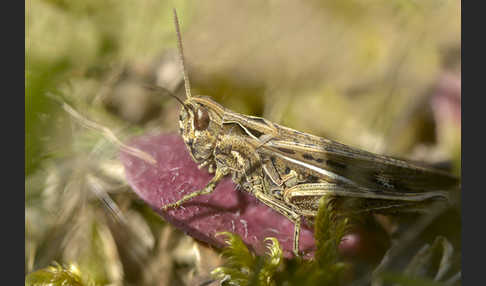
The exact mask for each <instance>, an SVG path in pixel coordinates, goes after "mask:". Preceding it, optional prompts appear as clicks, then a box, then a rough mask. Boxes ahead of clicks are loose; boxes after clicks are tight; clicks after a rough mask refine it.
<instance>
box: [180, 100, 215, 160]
mask: <svg viewBox="0 0 486 286" xmlns="http://www.w3.org/2000/svg"><path fill="white" fill-rule="evenodd" d="M200 100H201V101H200ZM198 101H199V102H198ZM205 101H210V102H212V100H210V99H203V98H195V97H193V98H190V99H187V100H186V102H185V103H184V107H183V108H182V110H181V113H180V115H179V127H180V128H179V132H180V133H181V135H182V138H183V139H184V143H185V144H186V146H187V148H188V149H189V151H190V153H191V156H192V158H193V159H194V161H196V162H197V163H199V164H201V163H206V164H207V163H211V161H212V160H213V150H214V147H215V145H216V141H217V136H218V134H219V133H220V131H221V124H220V122H221V116H219V115H218V113H217V112H216V111H215V110H214V109H211V108H210V106H208V105H206V104H204V102H205Z"/></svg>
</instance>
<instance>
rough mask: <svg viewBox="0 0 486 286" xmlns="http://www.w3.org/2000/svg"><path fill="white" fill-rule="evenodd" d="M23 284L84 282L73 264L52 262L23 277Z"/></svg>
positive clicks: (41, 285) (81, 285)
mask: <svg viewBox="0 0 486 286" xmlns="http://www.w3.org/2000/svg"><path fill="white" fill-rule="evenodd" d="M25 285H28V286H48V285H52V286H62V285H72V286H85V285H92V284H90V283H88V284H86V283H84V282H83V281H82V279H81V272H80V271H79V269H78V267H77V266H76V265H74V264H70V265H65V266H63V265H60V264H58V263H54V265H52V266H48V267H46V268H44V269H40V270H37V271H35V272H32V273H30V274H29V275H27V276H26V277H25Z"/></svg>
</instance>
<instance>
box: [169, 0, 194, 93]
mask: <svg viewBox="0 0 486 286" xmlns="http://www.w3.org/2000/svg"><path fill="white" fill-rule="evenodd" d="M173 11H174V25H175V28H176V33H177V43H178V48H179V59H180V61H181V64H182V72H183V74H184V87H185V88H186V96H187V98H191V97H192V95H191V84H190V83H189V77H188V76H187V71H186V62H185V61H184V50H183V48H182V37H181V30H180V27H179V19H178V18H177V12H176V9H175V8H174V9H173Z"/></svg>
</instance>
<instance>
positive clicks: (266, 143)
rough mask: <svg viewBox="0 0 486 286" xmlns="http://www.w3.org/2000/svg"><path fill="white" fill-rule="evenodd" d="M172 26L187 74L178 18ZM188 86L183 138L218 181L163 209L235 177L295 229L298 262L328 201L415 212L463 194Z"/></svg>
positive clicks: (449, 183)
mask: <svg viewBox="0 0 486 286" xmlns="http://www.w3.org/2000/svg"><path fill="white" fill-rule="evenodd" d="M174 14H175V11H174ZM175 20H176V21H175V22H176V29H177V34H178V36H179V49H180V56H181V62H182V64H183V66H184V58H183V51H182V41H181V39H180V32H179V27H178V21H177V15H175ZM184 80H185V85H186V86H185V87H186V96H187V98H186V100H185V102H184V103H183V108H182V110H181V113H180V118H179V126H180V133H181V135H182V137H183V139H184V142H185V144H186V145H187V147H188V149H189V151H190V153H191V156H192V158H193V159H194V161H195V162H197V163H198V164H199V166H200V167H207V168H208V170H209V172H211V173H214V174H215V175H214V177H213V179H212V180H211V181H210V182H209V183H208V185H207V186H206V187H205V188H204V189H202V190H200V191H197V192H194V193H191V194H189V195H187V196H185V197H183V198H182V199H181V200H179V201H177V202H174V203H172V204H169V205H166V206H164V209H168V208H173V207H179V206H180V205H181V204H183V203H184V202H186V201H188V200H190V199H192V198H194V197H196V196H199V195H204V194H208V193H211V192H212V191H213V190H214V188H215V187H216V185H217V184H218V182H219V181H220V180H221V179H222V178H223V177H225V176H226V175H230V174H231V176H232V179H233V181H234V182H235V183H237V184H238V185H239V186H240V187H241V188H242V189H243V190H245V191H247V192H249V193H251V194H252V195H254V196H255V197H256V198H257V199H258V200H260V201H261V202H262V203H264V204H265V205H267V206H269V207H271V208H272V209H274V210H276V211H277V212H279V213H281V214H282V215H284V216H286V217H287V218H288V219H290V220H291V221H292V222H293V223H294V224H295V231H294V253H296V254H297V253H298V250H299V233H300V224H301V219H302V217H309V218H312V217H314V216H316V214H317V208H318V205H319V200H320V199H321V198H322V197H324V196H330V197H333V198H335V199H337V200H340V204H339V206H340V210H341V211H343V212H349V213H359V212H378V213H400V212H410V211H413V212H416V211H424V210H426V208H425V207H426V206H428V205H429V203H430V202H432V201H437V200H443V201H448V191H449V190H450V189H452V188H456V187H458V184H459V183H458V180H457V179H456V178H454V177H452V176H450V175H449V174H447V173H446V172H443V171H440V170H436V169H431V168H426V167H423V166H422V165H420V164H417V163H413V162H410V161H405V160H400V159H396V158H392V157H389V156H384V155H378V154H373V153H370V152H366V151H363V150H359V149H355V148H352V147H349V146H346V145H343V144H340V143H338V142H335V141H332V140H328V139H324V138H321V137H318V136H314V135H310V134H306V133H303V132H299V131H297V130H293V129H291V128H287V127H284V126H280V125H278V124H275V123H273V122H271V121H268V120H266V119H264V118H260V117H254V116H247V115H243V114H239V113H236V112H233V111H231V110H228V109H226V108H224V107H223V106H221V105H219V104H218V103H216V102H215V101H213V100H212V99H210V98H208V97H195V96H192V95H191V91H190V86H189V81H188V78H187V74H186V71H185V69H184Z"/></svg>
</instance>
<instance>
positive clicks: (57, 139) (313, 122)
mask: <svg viewBox="0 0 486 286" xmlns="http://www.w3.org/2000/svg"><path fill="white" fill-rule="evenodd" d="M25 3H26V12H25V21H26V22H25V23H26V31H25V35H26V39H25V43H26V47H25V59H26V61H25V62H26V66H25V77H26V81H25V83H26V89H25V99H26V100H25V104H26V105H25V119H26V125H25V138H26V142H25V143H26V144H25V146H26V149H25V155H26V156H25V158H26V161H25V173H26V177H25V179H26V185H25V186H26V188H25V192H26V196H25V197H26V201H25V212H26V220H25V227H26V237H25V245H26V257H25V273H26V274H27V273H30V272H32V271H34V270H38V269H41V268H43V267H46V266H48V265H49V264H50V263H52V262H54V261H57V262H59V263H66V264H69V263H75V264H76V265H77V267H79V269H80V273H81V274H80V275H81V276H83V279H84V281H87V280H90V281H94V283H96V284H97V285H104V284H110V285H168V284H169V281H170V282H171V285H186V284H190V285H192V284H194V283H196V282H195V281H203V280H204V279H205V277H206V276H205V275H207V272H208V271H209V270H211V269H212V268H214V267H215V266H216V265H218V263H219V262H220V260H219V258H218V256H217V254H216V253H214V251H212V250H210V249H207V248H205V247H204V246H200V245H197V244H196V246H194V247H193V245H195V244H194V242H193V241H192V240H191V239H190V238H187V237H185V236H184V235H183V234H181V233H179V232H178V231H176V230H174V229H172V228H170V227H167V226H166V225H165V223H164V222H163V221H162V220H161V219H160V218H159V217H158V216H156V215H155V214H154V213H153V212H152V211H151V210H149V209H148V208H147V207H146V206H145V205H144V204H143V203H142V202H140V201H139V200H138V199H137V198H136V197H135V196H134V195H133V194H132V193H131V192H130V189H129V187H128V186H127V185H126V183H125V182H124V179H123V169H122V167H121V166H120V163H119V162H118V161H117V158H116V154H117V150H116V147H115V146H113V145H112V144H110V143H109V142H108V141H107V140H106V138H105V137H104V136H103V135H102V134H100V133H99V132H96V131H94V130H90V129H86V128H84V127H82V125H81V124H80V122H78V121H76V120H74V119H72V117H71V116H70V115H69V114H68V113H67V112H65V110H63V108H62V106H61V104H59V100H56V99H61V102H66V103H69V104H70V105H71V106H72V107H74V109H75V110H76V111H77V112H79V113H80V114H82V115H83V116H84V117H86V118H87V119H89V120H93V121H96V122H98V123H100V124H102V125H103V126H106V127H108V128H110V130H112V131H113V132H114V133H115V134H117V136H119V138H121V139H124V138H128V137H130V136H133V135H135V134H141V133H147V132H175V131H176V130H177V114H178V112H179V106H178V104H177V102H175V101H174V100H173V99H171V98H169V97H168V98H164V97H160V96H155V95H153V94H150V93H147V92H146V91H145V90H144V89H143V88H142V84H143V83H149V84H157V85H161V86H164V87H166V88H167V89H169V90H171V91H173V92H176V93H178V94H179V96H180V97H183V91H182V89H181V83H182V82H181V81H182V78H181V71H180V66H179V63H178V60H177V50H176V35H175V29H174V25H173V19H172V8H176V9H177V12H178V15H179V18H180V21H181V25H182V36H183V42H184V49H185V53H186V54H185V56H186V62H187V69H188V71H189V77H190V79H191V83H192V87H193V94H203V95H209V96H211V97H213V98H214V99H216V100H217V101H218V102H220V103H221V104H223V105H224V106H226V107H228V108H230V109H232V110H234V111H237V112H241V113H245V114H250V115H257V116H263V117H265V118H267V119H269V120H272V121H274V122H278V123H281V124H283V125H286V126H289V127H292V128H295V129H298V130H301V131H305V132H309V133H312V134H316V135H319V136H323V137H326V138H330V139H334V140H337V141H340V142H342V143H345V144H348V145H351V146H355V147H359V148H363V149H366V150H369V151H372V152H378V153H385V154H390V155H397V156H401V157H407V158H411V159H416V160H422V161H427V162H436V163H441V162H449V163H450V168H451V169H452V170H453V172H455V173H456V174H458V175H459V174H460V142H461V141H460V132H461V129H460V124H461V121H460V96H461V94H460V78H461V58H460V51H461V42H460V39H461V25H460V23H461V19H460V18H461V10H460V9H461V2H460V1H450V0H449V1H438V0H427V1H410V0H391V1H383V0H371V1H365V0H346V1H342V0H341V1H338V0H334V1H317V0H316V1H305V2H304V1H256V0H251V1H233V0H232V1H156V0H139V1H114V0H106V1H95V0H85V1H81V0H80V1H67V0H66V1H63V0H30V1H29V0H27V1H26V2H25ZM188 245H189V246H191V247H188ZM201 253H203V254H204V257H205V259H204V261H205V262H204V263H202V262H201V259H200V258H197V257H200V256H201ZM198 259H199V260H198ZM73 265H74V264H73ZM198 279H199V280H198Z"/></svg>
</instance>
